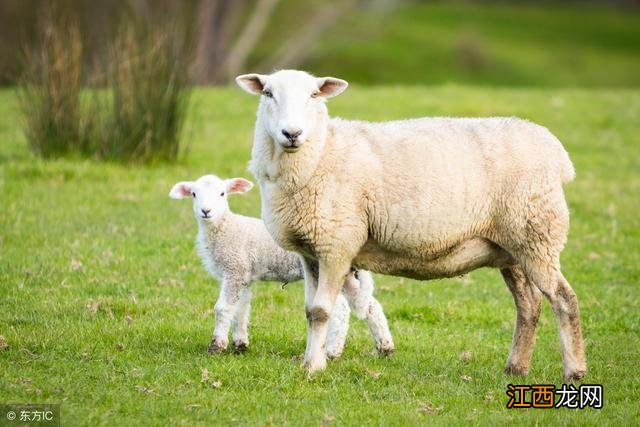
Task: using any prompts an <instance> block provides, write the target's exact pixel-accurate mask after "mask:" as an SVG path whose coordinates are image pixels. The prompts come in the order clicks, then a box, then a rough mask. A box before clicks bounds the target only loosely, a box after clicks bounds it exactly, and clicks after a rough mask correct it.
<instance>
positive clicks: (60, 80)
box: [19, 22, 89, 157]
mask: <svg viewBox="0 0 640 427" xmlns="http://www.w3.org/2000/svg"><path fill="white" fill-rule="evenodd" d="M82 60H83V56H82V38H81V35H80V32H79V30H78V27H77V26H75V25H63V23H62V22H59V23H58V24H57V25H54V24H49V25H48V26H47V27H46V29H45V31H44V35H43V40H42V46H41V48H40V50H39V51H38V52H27V53H26V54H25V67H24V73H23V75H22V78H21V79H20V92H19V93H20V97H19V98H20V106H21V108H22V110H23V113H24V120H25V123H24V124H25V133H26V136H27V139H28V141H29V144H30V146H31V148H32V150H33V151H34V152H35V153H37V154H39V155H41V156H42V157H53V156H58V155H63V154H67V153H78V152H79V153H86V152H87V151H88V144H89V141H88V139H87V137H88V132H87V130H88V127H87V123H85V122H83V120H84V119H86V116H83V114H82V112H81V111H80V92H81V90H82V68H83V67H82Z"/></svg>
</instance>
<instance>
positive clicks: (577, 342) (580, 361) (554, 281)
mask: <svg viewBox="0 0 640 427" xmlns="http://www.w3.org/2000/svg"><path fill="white" fill-rule="evenodd" d="M558 265H559V263H558ZM525 272H526V275H527V278H528V279H529V280H530V281H531V282H533V283H534V284H535V285H536V286H537V287H538V288H539V289H540V291H542V293H543V294H544V296H545V297H546V298H547V299H548V300H549V302H550V303H551V307H552V308H553V313H554V314H555V316H556V321H557V323H558V332H559V335H560V345H561V347H562V366H563V373H564V379H565V380H579V379H581V378H582V377H584V376H585V375H586V373H587V362H586V358H585V355H584V341H583V339H582V330H581V326H580V310H579V308H578V298H577V297H576V294H575V292H574V291H573V289H571V286H570V285H569V282H567V280H566V279H565V278H564V276H563V275H562V273H561V272H560V268H559V267H545V266H539V265H536V264H533V263H532V264H530V265H528V266H527V267H525Z"/></svg>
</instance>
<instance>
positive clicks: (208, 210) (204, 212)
mask: <svg viewBox="0 0 640 427" xmlns="http://www.w3.org/2000/svg"><path fill="white" fill-rule="evenodd" d="M201 210H202V213H203V214H204V216H207V215H208V214H209V212H211V209H201Z"/></svg>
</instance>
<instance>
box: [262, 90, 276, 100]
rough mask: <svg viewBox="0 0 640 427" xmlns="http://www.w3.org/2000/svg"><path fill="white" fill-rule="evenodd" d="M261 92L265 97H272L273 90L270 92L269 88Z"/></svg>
mask: <svg viewBox="0 0 640 427" xmlns="http://www.w3.org/2000/svg"><path fill="white" fill-rule="evenodd" d="M262 94H263V95H264V96H266V97H267V98H273V92H271V91H270V90H269V89H265V90H263V91H262Z"/></svg>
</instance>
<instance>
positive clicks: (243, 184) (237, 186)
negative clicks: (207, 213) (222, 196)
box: [227, 178, 253, 193]
mask: <svg viewBox="0 0 640 427" xmlns="http://www.w3.org/2000/svg"><path fill="white" fill-rule="evenodd" d="M252 188H253V183H252V182H251V181H247V180H246V179H244V178H231V179H228V180H227V193H246V192H247V191H249V190H251V189H252Z"/></svg>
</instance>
